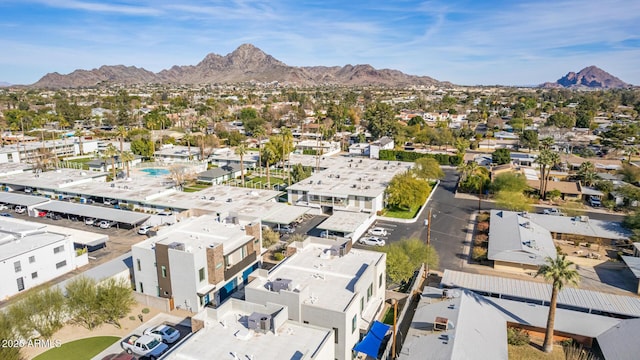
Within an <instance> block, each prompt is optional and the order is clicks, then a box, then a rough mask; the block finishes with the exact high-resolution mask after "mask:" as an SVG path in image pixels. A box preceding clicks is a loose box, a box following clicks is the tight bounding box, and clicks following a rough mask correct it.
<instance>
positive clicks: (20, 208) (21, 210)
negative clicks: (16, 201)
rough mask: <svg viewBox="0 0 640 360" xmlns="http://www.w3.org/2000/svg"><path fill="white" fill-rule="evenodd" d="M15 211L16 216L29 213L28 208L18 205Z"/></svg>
mask: <svg viewBox="0 0 640 360" xmlns="http://www.w3.org/2000/svg"><path fill="white" fill-rule="evenodd" d="M13 211H15V212H16V214H24V213H25V212H26V211H27V208H26V207H25V206H22V205H18V206H16V207H15V208H14V209H13Z"/></svg>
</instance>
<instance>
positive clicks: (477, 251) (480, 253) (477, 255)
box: [472, 246, 487, 262]
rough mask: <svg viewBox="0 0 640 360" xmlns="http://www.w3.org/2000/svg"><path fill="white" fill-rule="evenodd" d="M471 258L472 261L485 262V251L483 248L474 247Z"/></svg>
mask: <svg viewBox="0 0 640 360" xmlns="http://www.w3.org/2000/svg"><path fill="white" fill-rule="evenodd" d="M472 257H473V260H475V261H478V262H482V261H484V260H487V249H485V248H483V247H478V246H474V247H473V253H472Z"/></svg>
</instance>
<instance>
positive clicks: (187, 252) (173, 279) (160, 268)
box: [131, 215, 262, 312]
mask: <svg viewBox="0 0 640 360" xmlns="http://www.w3.org/2000/svg"><path fill="white" fill-rule="evenodd" d="M261 239H262V237H261V228H260V221H259V220H258V219H255V220H252V221H247V220H241V219H240V220H239V219H238V218H233V219H231V221H230V222H221V221H218V218H217V217H215V216H212V215H204V216H200V217H197V218H189V219H186V220H184V221H182V222H180V223H177V224H175V225H173V226H171V227H170V228H167V229H163V230H161V231H160V232H159V233H158V234H157V235H156V236H153V237H151V238H149V239H147V240H145V241H143V242H141V243H138V244H136V245H134V246H132V248H131V252H132V261H133V271H134V277H135V288H136V291H137V292H140V293H142V294H146V295H150V296H156V297H161V298H166V299H169V305H170V308H172V309H173V308H174V307H176V308H182V309H187V310H189V311H193V312H199V311H201V310H202V309H203V308H204V307H205V306H207V305H208V304H213V305H219V304H220V303H222V302H223V301H224V300H226V299H227V298H228V297H229V296H230V295H231V293H232V292H233V291H235V290H236V289H237V288H239V287H242V286H244V284H245V283H246V282H247V281H248V277H249V274H250V273H251V272H253V270H255V269H256V268H257V267H258V262H259V260H260V253H261V252H260V249H261Z"/></svg>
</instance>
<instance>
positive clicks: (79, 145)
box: [73, 129, 84, 155]
mask: <svg viewBox="0 0 640 360" xmlns="http://www.w3.org/2000/svg"><path fill="white" fill-rule="evenodd" d="M73 136H75V137H77V138H78V150H80V155H84V148H83V146H82V130H80V129H78V130H76V132H75V133H74V134H73Z"/></svg>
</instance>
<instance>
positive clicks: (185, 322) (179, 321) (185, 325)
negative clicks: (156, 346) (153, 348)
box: [94, 314, 191, 360]
mask: <svg viewBox="0 0 640 360" xmlns="http://www.w3.org/2000/svg"><path fill="white" fill-rule="evenodd" d="M161 324H163V325H169V326H171V327H173V328H175V329H176V330H178V331H179V332H180V337H179V338H178V340H176V341H175V342H174V343H171V344H167V346H168V347H169V349H168V350H167V352H165V354H166V353H168V352H170V351H171V349H172V348H174V347H176V346H178V345H179V344H180V343H181V342H182V341H183V340H184V339H185V338H186V337H187V336H188V335H189V334H191V322H190V320H189V319H186V318H185V319H183V318H180V317H177V316H173V315H168V314H159V315H157V316H155V317H154V318H153V319H151V320H149V321H147V322H145V323H144V324H142V325H140V326H139V327H137V328H136V329H134V330H133V331H132V332H131V333H129V334H128V335H127V336H124V337H123V338H121V339H120V340H118V341H116V342H115V343H114V344H113V345H111V346H109V347H108V348H107V349H105V350H104V351H102V352H101V353H100V354H98V355H97V356H96V357H94V359H104V358H111V357H112V356H114V355H119V354H126V351H124V350H123V349H122V345H121V344H120V343H121V341H122V340H123V339H126V338H127V337H128V336H130V335H142V334H143V332H144V331H145V330H146V329H149V328H153V327H155V326H158V325H161ZM136 358H137V357H136ZM138 359H139V360H143V359H144V360H147V357H140V358H138Z"/></svg>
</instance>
